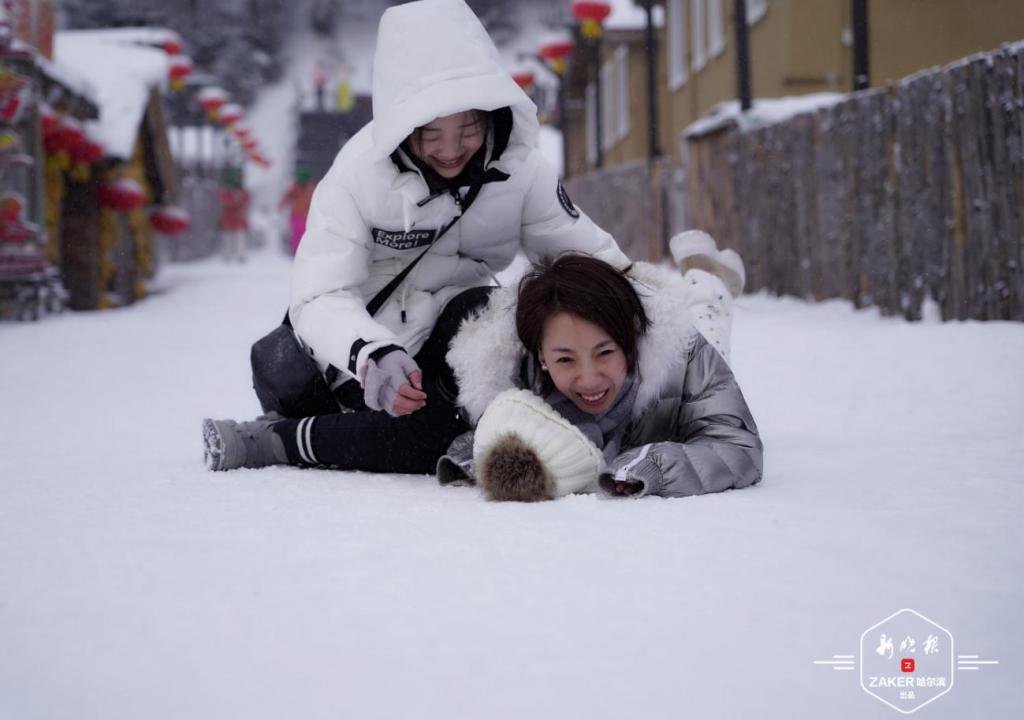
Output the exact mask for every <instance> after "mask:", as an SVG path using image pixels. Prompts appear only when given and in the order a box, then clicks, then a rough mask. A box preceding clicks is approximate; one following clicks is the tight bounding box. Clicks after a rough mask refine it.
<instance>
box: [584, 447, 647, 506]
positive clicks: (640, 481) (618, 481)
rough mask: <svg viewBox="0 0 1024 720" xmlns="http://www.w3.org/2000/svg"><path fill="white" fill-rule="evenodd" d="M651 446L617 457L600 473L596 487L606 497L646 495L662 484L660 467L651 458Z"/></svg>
mask: <svg viewBox="0 0 1024 720" xmlns="http://www.w3.org/2000/svg"><path fill="white" fill-rule="evenodd" d="M652 447H653V446H651V445H641V446H640V447H636V448H632V449H630V450H627V451H626V452H624V453H622V454H621V455H619V456H618V457H617V458H615V460H613V461H612V463H611V465H609V467H608V468H607V469H606V470H605V471H604V472H603V473H601V476H600V477H599V478H598V485H600V487H601V489H602V490H603V491H604V492H605V493H606V494H608V495H648V494H651V493H655V492H657V491H658V488H660V487H661V484H662V474H661V467H659V465H658V463H657V462H655V461H654V458H652V457H651V448H652Z"/></svg>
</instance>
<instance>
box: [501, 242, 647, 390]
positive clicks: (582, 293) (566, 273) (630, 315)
mask: <svg viewBox="0 0 1024 720" xmlns="http://www.w3.org/2000/svg"><path fill="white" fill-rule="evenodd" d="M560 312H567V313H569V314H571V315H576V316H577V317H580V318H583V319H584V320H586V321H588V322H591V323H593V324H594V325H597V326H598V327H600V328H601V329H602V330H604V331H605V332H606V333H608V336H609V337H611V339H612V340H614V341H615V342H616V343H618V345H619V347H621V348H622V351H623V352H624V353H625V354H626V367H627V368H628V370H629V372H633V371H634V370H635V369H636V360H637V343H638V341H639V339H640V337H641V336H642V335H643V334H644V333H645V332H647V329H648V328H649V327H650V326H651V321H650V320H649V319H648V317H647V313H646V312H645V311H644V305H643V303H642V302H641V301H640V296H639V295H637V292H636V290H635V289H634V288H633V283H631V282H630V281H629V279H628V278H627V277H626V276H625V275H624V274H623V273H622V272H620V271H619V270H616V269H615V268H614V267H612V266H611V265H609V264H608V263H606V262H604V261H603V260H598V259H597V258H594V257H590V256H589V255H577V254H574V253H567V254H565V255H560V256H559V257H557V258H554V259H551V258H545V259H544V260H542V261H541V262H539V263H537V264H535V265H534V266H533V268H532V269H531V270H530V272H528V273H527V274H526V275H525V276H523V279H522V280H520V281H519V300H518V303H517V304H516V333H517V334H518V335H519V341H520V342H521V343H523V346H524V347H525V348H526V349H527V351H528V352H529V353H531V354H532V355H533V358H534V360H539V355H538V353H539V351H540V346H541V342H542V341H543V339H544V324H545V323H546V322H547V321H548V318H550V317H551V316H552V315H555V314H557V313H560Z"/></svg>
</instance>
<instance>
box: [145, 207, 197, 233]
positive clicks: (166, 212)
mask: <svg viewBox="0 0 1024 720" xmlns="http://www.w3.org/2000/svg"><path fill="white" fill-rule="evenodd" d="M149 223H150V224H151V225H152V226H153V229H154V230H156V231H157V232H159V233H163V234H164V235H180V234H181V233H183V232H185V231H186V230H188V228H189V225H190V224H191V218H190V217H189V214H188V210H185V209H184V208H181V207H178V206H177V205H158V206H157V207H156V208H154V210H153V211H152V212H151V213H150V214H149Z"/></svg>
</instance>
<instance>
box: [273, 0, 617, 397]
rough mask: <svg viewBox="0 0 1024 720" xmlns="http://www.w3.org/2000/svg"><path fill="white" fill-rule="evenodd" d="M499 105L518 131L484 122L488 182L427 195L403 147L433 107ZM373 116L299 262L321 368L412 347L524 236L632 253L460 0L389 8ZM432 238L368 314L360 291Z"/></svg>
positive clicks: (357, 366)
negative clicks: (557, 159) (565, 165)
mask: <svg viewBox="0 0 1024 720" xmlns="http://www.w3.org/2000/svg"><path fill="white" fill-rule="evenodd" d="M500 108H509V109H510V110H511V119H512V123H511V132H510V134H509V136H508V139H507V145H505V146H504V148H502V147H501V145H502V144H503V143H502V141H503V140H504V137H503V136H502V137H501V138H500V139H497V138H496V137H495V133H489V137H488V141H487V145H486V148H487V150H486V152H487V155H486V156H485V161H484V162H485V168H486V169H487V170H488V172H489V173H490V176H491V177H497V178H498V180H496V181H493V182H487V183H486V184H484V185H483V186H482V187H481V189H480V191H479V194H478V195H477V197H476V198H475V200H474V201H473V204H472V206H471V207H470V208H469V209H468V210H467V211H466V213H465V216H463V217H459V216H460V214H461V209H460V208H461V205H462V204H463V201H464V200H465V197H466V194H467V191H468V186H463V187H460V188H459V189H458V195H459V198H458V199H456V197H455V195H454V193H452V192H441V193H434V194H432V193H431V190H430V189H429V187H428V185H427V181H426V179H425V178H424V176H423V174H422V173H421V172H420V170H418V169H417V167H416V165H415V164H413V163H411V162H410V161H409V158H408V156H406V155H405V154H404V151H403V150H401V149H400V148H399V146H400V144H401V143H402V142H403V141H404V140H405V139H406V138H407V137H408V136H409V135H410V134H411V133H412V131H413V130H414V129H415V128H417V127H420V126H422V125H425V124H427V123H429V122H430V121H431V120H434V119H435V118H438V117H443V116H446V115H451V114H454V113H458V112H463V111H465V110H469V109H478V110H486V111H494V110H498V109H500ZM504 112H505V116H506V117H507V116H508V111H504ZM373 115H374V119H373V121H372V122H371V123H369V124H368V125H367V126H366V127H364V128H363V129H362V130H360V131H359V132H358V133H357V134H356V135H355V136H354V137H353V138H352V139H351V140H350V141H349V142H348V143H346V145H345V146H344V147H343V148H342V149H341V151H340V152H339V153H338V156H337V157H336V158H335V160H334V163H333V165H332V166H331V169H330V170H329V171H328V173H327V175H326V176H325V177H324V179H323V180H322V181H321V182H320V184H319V185H318V186H317V188H316V191H315V192H314V194H313V201H312V205H311V206H310V210H309V216H308V220H307V229H306V233H305V235H304V236H303V238H302V243H301V245H300V246H299V249H298V252H297V253H296V256H295V262H294V265H293V269H292V286H291V302H290V309H289V313H290V318H291V322H292V326H293V327H294V328H295V331H296V333H297V334H298V336H299V337H300V338H301V340H302V341H303V343H304V344H305V345H306V346H307V347H308V348H309V349H310V351H311V352H312V354H313V357H314V359H315V360H316V361H317V363H318V365H319V366H320V368H321V370H326V369H327V367H328V366H331V365H333V366H334V367H336V368H338V369H339V370H341V371H342V372H343V373H344V375H343V376H342V377H346V376H350V377H358V376H359V371H360V370H361V369H362V368H363V366H364V365H365V363H366V362H367V359H368V357H369V355H370V354H371V353H372V352H374V351H375V350H377V349H379V348H382V347H385V346H387V345H399V346H401V347H402V348H404V349H405V350H406V351H407V352H408V353H409V354H410V355H414V354H415V353H416V352H417V351H418V350H419V349H420V347H421V346H422V345H423V343H424V341H425V340H426V339H427V337H428V336H429V334H430V332H431V330H432V329H433V327H434V324H435V322H436V320H437V317H438V315H439V314H440V313H441V310H442V309H443V308H444V306H445V304H446V303H447V302H448V301H449V300H450V299H451V298H452V297H454V296H455V295H457V294H458V293H459V292H461V291H462V290H465V289H467V288H470V287H475V286H479V285H487V284H490V283H491V280H492V278H493V275H494V274H495V273H497V272H498V271H500V270H503V269H504V268H506V267H507V266H508V265H509V264H510V263H511V262H512V260H513V259H514V257H515V255H516V253H517V252H518V251H519V250H520V249H522V250H523V251H525V253H526V255H527V257H528V258H530V259H531V260H533V259H536V258H539V257H541V256H544V255H557V254H558V253H561V252H564V251H570V250H572V251H576V252H585V253H590V254H593V255H595V256H597V257H600V258H601V259H603V260H606V261H608V262H610V263H612V264H613V265H616V266H618V267H624V266H625V265H626V264H628V262H629V261H628V259H627V258H626V257H625V255H623V253H622V251H621V250H620V249H619V247H618V245H617V244H616V243H615V241H614V240H613V239H612V237H611V236H610V235H609V234H608V233H606V232H604V231H603V230H601V229H600V228H599V227H597V226H596V225H595V224H594V223H593V221H591V220H590V219H589V218H588V217H587V216H586V214H584V213H583V212H581V211H580V210H578V209H577V208H576V207H575V206H574V205H573V204H572V202H571V200H569V198H568V195H566V194H565V191H564V189H562V188H561V186H560V185H559V182H558V177H557V174H556V172H555V171H554V169H553V168H552V167H551V166H550V165H549V164H547V163H546V162H545V161H544V160H543V158H542V157H541V155H540V153H539V151H538V150H537V135H538V123H537V108H536V106H535V105H534V104H533V102H532V101H531V100H530V99H529V98H528V97H527V96H526V94H524V93H523V91H522V90H521V89H520V88H519V86H518V85H516V83H515V82H514V81H513V80H512V78H511V76H510V75H509V74H508V72H507V71H505V70H504V69H503V67H502V64H501V60H500V58H499V56H498V52H497V49H496V48H495V46H494V44H493V42H492V41H491V39H490V37H489V36H488V35H487V32H486V30H484V28H483V26H482V25H481V24H480V21H479V20H478V19H477V18H476V16H475V15H474V14H473V12H472V11H471V10H470V9H469V7H468V6H467V5H466V4H465V2H464V0H420V1H419V2H410V3H407V4H404V5H400V6H397V7H393V8H390V9H389V10H387V11H386V12H385V13H384V16H383V18H382V19H381V23H380V30H379V33H378V39H377V51H376V56H375V58H374V83H373ZM496 140H497V141H496ZM505 176H507V178H506V177H505ZM456 218H459V219H458V221H457V222H455V224H454V225H452V227H451V228H450V230H449V231H448V232H446V233H445V234H444V235H443V236H442V237H440V239H436V241H435V238H437V235H438V233H439V231H440V230H441V229H442V228H444V227H445V226H446V225H447V224H449V223H451V222H452V221H453V220H454V219H456ZM432 241H433V245H432V246H431V247H430V250H429V251H428V252H427V253H426V255H425V256H424V257H423V259H422V260H420V262H419V264H418V265H416V267H415V269H414V270H413V271H412V272H411V273H410V274H409V276H408V277H406V278H405V280H404V281H403V282H402V285H401V286H400V287H399V288H398V289H397V290H395V292H394V293H392V295H391V297H390V298H389V299H388V301H387V302H386V303H385V304H384V305H383V306H382V307H381V309H380V310H379V312H377V314H376V315H375V316H373V317H371V316H370V315H369V313H368V312H367V311H366V304H367V303H369V302H370V300H371V299H372V298H373V297H374V295H375V294H376V293H377V292H378V291H379V290H381V289H382V288H383V287H384V286H386V285H387V284H388V282H389V281H390V280H391V279H392V278H394V277H395V276H396V275H398V274H399V273H400V272H401V271H402V269H403V268H405V267H406V266H407V265H408V264H409V263H411V262H412V261H413V260H414V259H415V258H416V257H417V256H418V255H419V254H420V253H421V252H422V251H423V249H424V247H426V246H427V245H429V244H430V243H431V242H432Z"/></svg>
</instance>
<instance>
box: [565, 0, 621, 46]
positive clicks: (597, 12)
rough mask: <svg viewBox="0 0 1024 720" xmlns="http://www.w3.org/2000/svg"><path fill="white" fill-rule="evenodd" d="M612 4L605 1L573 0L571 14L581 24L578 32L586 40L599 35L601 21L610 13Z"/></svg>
mask: <svg viewBox="0 0 1024 720" xmlns="http://www.w3.org/2000/svg"><path fill="white" fill-rule="evenodd" d="M611 13H612V6H611V5H610V4H609V3H606V2H585V1H584V0H574V1H573V4H572V14H573V17H575V18H576V19H577V20H579V21H580V22H581V23H582V25H581V26H580V34H581V35H583V37H585V38H587V39H588V40H593V39H596V38H599V37H601V23H603V22H604V21H605V19H606V18H607V17H608V16H609V15H611Z"/></svg>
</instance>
